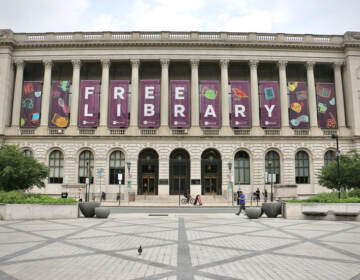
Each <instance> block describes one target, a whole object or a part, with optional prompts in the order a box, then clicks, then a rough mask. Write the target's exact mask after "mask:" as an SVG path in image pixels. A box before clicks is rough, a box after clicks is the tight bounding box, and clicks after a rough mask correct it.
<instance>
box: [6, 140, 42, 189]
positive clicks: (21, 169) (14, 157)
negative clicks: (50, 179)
mask: <svg viewBox="0 0 360 280" xmlns="http://www.w3.org/2000/svg"><path fill="white" fill-rule="evenodd" d="M47 176H48V168H47V166H46V165H44V164H42V163H39V162H38V161H37V160H36V159H34V158H33V157H31V156H25V154H24V152H23V151H22V150H21V149H20V148H19V147H18V146H16V145H2V146H0V190H4V191H12V190H26V189H29V188H31V187H33V186H37V187H39V188H43V187H45V184H44V182H43V180H44V179H45V178H46V177H47Z"/></svg>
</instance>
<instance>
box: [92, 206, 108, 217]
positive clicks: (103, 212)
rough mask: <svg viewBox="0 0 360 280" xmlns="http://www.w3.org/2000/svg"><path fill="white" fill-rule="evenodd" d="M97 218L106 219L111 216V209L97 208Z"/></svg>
mask: <svg viewBox="0 0 360 280" xmlns="http://www.w3.org/2000/svg"><path fill="white" fill-rule="evenodd" d="M95 215H96V218H100V219H106V218H107V217H109V215H110V209H109V208H104V207H96V208H95Z"/></svg>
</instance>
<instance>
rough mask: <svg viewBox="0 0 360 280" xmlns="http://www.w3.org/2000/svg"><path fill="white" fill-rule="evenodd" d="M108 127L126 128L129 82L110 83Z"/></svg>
mask: <svg viewBox="0 0 360 280" xmlns="http://www.w3.org/2000/svg"><path fill="white" fill-rule="evenodd" d="M109 90H110V92H109V118H108V127H128V126H129V118H128V113H129V111H128V99H129V81H110V89H109Z"/></svg>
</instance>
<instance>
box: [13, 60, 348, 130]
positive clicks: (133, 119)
mask: <svg viewBox="0 0 360 280" xmlns="http://www.w3.org/2000/svg"><path fill="white" fill-rule="evenodd" d="M160 62H161V88H160V89H161V106H160V107H161V114H160V117H161V126H168V102H169V62H170V60H169V59H161V60H160ZM190 62H191V125H192V126H193V127H196V126H199V60H197V59H193V60H191V61H190ZM15 63H16V66H17V67H16V78H15V79H16V80H15V89H14V103H13V104H14V105H13V114H12V126H18V125H19V119H20V103H21V95H22V85H23V74H24V61H15ZM101 63H102V78H101V85H102V86H101V98H100V112H107V110H108V100H109V72H110V71H109V69H110V60H109V59H103V60H101ZM72 64H73V76H72V89H73V94H72V97H71V111H70V112H71V117H70V125H71V126H77V118H78V116H77V115H78V112H77V111H78V105H79V91H80V66H81V61H80V60H78V59H75V60H72ZM139 65H140V60H138V59H132V60H131V67H132V71H131V86H132V94H131V99H132V100H133V101H135V102H131V108H130V112H131V114H130V126H133V127H137V125H138V102H137V100H139ZM286 65H287V61H279V62H278V68H279V85H280V109H281V126H282V127H289V116H288V96H287V79H286ZM341 65H342V64H341V63H334V64H333V67H334V77H335V91H336V105H337V117H338V126H339V127H345V113H344V111H345V108H344V97H343V88H342V78H341ZM228 66H229V60H227V59H224V60H220V69H221V96H222V97H221V102H222V126H223V127H228V126H229V125H230V120H229V98H228V92H229V85H228V84H229V80H228ZM249 66H250V88H251V117H252V118H251V119H252V127H259V126H260V119H259V94H258V76H257V66H258V61H257V60H251V61H249ZM314 66H315V62H307V63H306V68H307V86H308V96H309V97H308V98H309V108H310V110H309V111H310V126H311V127H317V126H318V122H317V109H316V108H317V107H316V92H315V78H314ZM44 67H45V71H44V80H43V81H44V86H43V95H42V104H41V126H47V125H48V118H47V116H48V115H49V98H50V94H51V92H50V91H51V70H52V61H50V60H45V61H44ZM106 125H107V114H100V126H106Z"/></svg>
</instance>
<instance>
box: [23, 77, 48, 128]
mask: <svg viewBox="0 0 360 280" xmlns="http://www.w3.org/2000/svg"><path fill="white" fill-rule="evenodd" d="M41 98H42V82H41V81H37V82H24V87H23V93H22V97H21V110H20V127H22V128H35V127H38V126H39V125H40V114H41ZM43 117H46V116H43Z"/></svg>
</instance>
